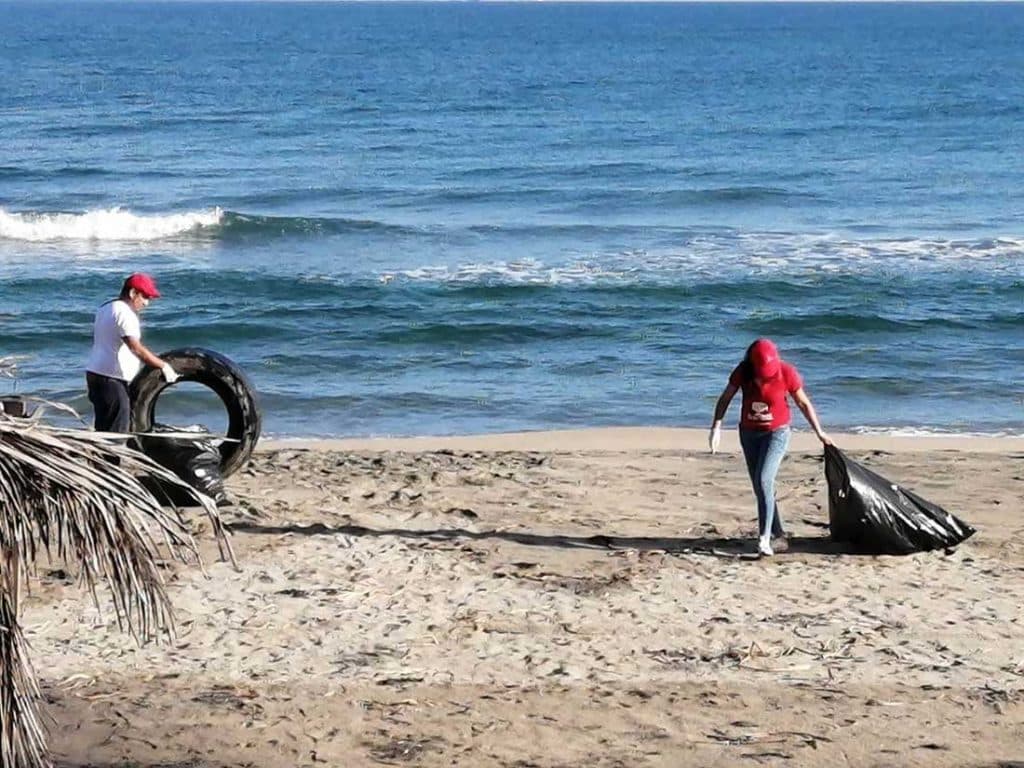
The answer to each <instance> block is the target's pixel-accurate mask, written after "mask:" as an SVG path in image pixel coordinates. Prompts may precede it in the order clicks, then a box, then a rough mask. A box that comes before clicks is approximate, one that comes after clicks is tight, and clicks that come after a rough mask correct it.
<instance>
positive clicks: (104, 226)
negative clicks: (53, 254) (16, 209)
mask: <svg viewBox="0 0 1024 768" xmlns="http://www.w3.org/2000/svg"><path fill="white" fill-rule="evenodd" d="M223 218H224V212H223V211H222V210H221V209H220V208H213V209H211V210H206V211H186V212H183V213H171V214H155V215H151V216H147V215H142V214H137V213H132V212H131V211H126V210H123V209H121V208H106V209H101V210H95V211H86V212H85V213H35V212H27V213H10V212H9V211H7V210H5V209H3V208H0V239H6V240H24V241H28V242H33V243H45V242H53V241H60V240H90V241H93V240H99V241H118V242H126V241H134V242H145V241H149V240H163V239H166V238H171V237H178V236H181V235H185V234H189V233H197V232H200V231H202V230H204V229H208V228H211V227H216V226H219V225H220V223H221V221H222V219H223Z"/></svg>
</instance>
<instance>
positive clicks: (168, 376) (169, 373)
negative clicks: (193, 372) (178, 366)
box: [160, 363, 181, 384]
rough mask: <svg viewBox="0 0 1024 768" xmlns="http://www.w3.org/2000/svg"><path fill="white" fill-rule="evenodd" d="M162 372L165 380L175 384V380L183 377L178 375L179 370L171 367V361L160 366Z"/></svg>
mask: <svg viewBox="0 0 1024 768" xmlns="http://www.w3.org/2000/svg"><path fill="white" fill-rule="evenodd" d="M160 373H162V374H163V375H164V381H166V382H167V383H168V384H173V383H174V382H176V381H177V380H178V379H180V378H181V376H179V375H178V372H177V371H176V370H174V369H173V368H171V364H170V363H164V364H163V365H162V366H160Z"/></svg>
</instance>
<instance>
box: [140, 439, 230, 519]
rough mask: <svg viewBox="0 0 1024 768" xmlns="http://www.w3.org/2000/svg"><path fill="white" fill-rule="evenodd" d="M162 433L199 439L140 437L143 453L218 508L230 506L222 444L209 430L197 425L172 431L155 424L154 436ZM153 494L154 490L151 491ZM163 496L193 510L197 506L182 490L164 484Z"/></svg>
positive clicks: (161, 486)
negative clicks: (223, 466) (221, 467)
mask: <svg viewBox="0 0 1024 768" xmlns="http://www.w3.org/2000/svg"><path fill="white" fill-rule="evenodd" d="M161 432H177V433H179V434H180V433H184V432H188V433H194V434H195V437H191V436H189V437H177V436H176V437H156V436H154V437H147V436H146V435H145V434H143V435H138V436H137V439H138V443H139V448H140V450H141V451H142V452H143V453H144V454H146V455H147V456H148V457H149V458H151V459H153V461H155V462H156V463H157V464H159V465H160V466H162V467H166V468H167V469H169V470H171V471H172V472H174V474H176V475H177V476H178V477H180V478H181V479H182V480H184V481H185V482H186V483H188V484H189V485H190V486H192V487H193V488H195V489H196V490H197V491H199V492H201V493H204V494H206V495H207V496H209V497H210V498H211V499H213V500H214V502H215V503H216V504H217V505H218V506H223V505H224V504H226V503H227V502H228V496H227V493H226V492H225V490H224V478H223V477H221V473H220V464H221V453H220V447H219V444H220V442H221V441H220V440H219V439H218V438H216V437H215V436H214V435H212V434H210V432H209V430H207V429H206V428H205V427H202V426H198V425H194V426H189V427H172V426H168V425H167V424H154V425H153V428H152V429H151V430H150V431H149V433H150V434H153V433H161ZM150 490H151V491H152V490H153V489H152V488H151V489H150ZM159 490H160V492H161V493H162V494H163V495H164V496H165V497H167V498H168V499H169V500H170V501H172V502H174V503H175V504H177V505H178V506H192V505H194V504H195V503H196V502H195V500H194V499H190V498H189V497H188V494H187V493H186V492H183V491H182V489H180V488H175V487H174V486H171V485H168V484H166V483H161V484H160V488H159ZM157 497H158V498H160V495H159V494H158V495H157Z"/></svg>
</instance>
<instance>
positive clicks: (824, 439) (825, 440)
mask: <svg viewBox="0 0 1024 768" xmlns="http://www.w3.org/2000/svg"><path fill="white" fill-rule="evenodd" d="M818 439H819V440H821V444H822V445H832V438H831V437H829V436H828V434H827V433H825V432H822V431H820V430H819V431H818Z"/></svg>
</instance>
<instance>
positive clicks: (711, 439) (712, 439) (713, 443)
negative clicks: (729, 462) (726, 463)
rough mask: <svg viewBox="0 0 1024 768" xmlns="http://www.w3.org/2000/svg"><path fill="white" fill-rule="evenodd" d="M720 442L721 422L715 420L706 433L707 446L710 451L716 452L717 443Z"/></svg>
mask: <svg viewBox="0 0 1024 768" xmlns="http://www.w3.org/2000/svg"><path fill="white" fill-rule="evenodd" d="M721 442H722V422H720V421H716V422H715V423H714V424H712V425H711V431H710V432H709V433H708V448H710V449H711V452H712V453H718V444H719V443H721Z"/></svg>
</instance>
